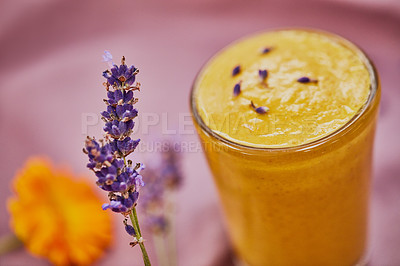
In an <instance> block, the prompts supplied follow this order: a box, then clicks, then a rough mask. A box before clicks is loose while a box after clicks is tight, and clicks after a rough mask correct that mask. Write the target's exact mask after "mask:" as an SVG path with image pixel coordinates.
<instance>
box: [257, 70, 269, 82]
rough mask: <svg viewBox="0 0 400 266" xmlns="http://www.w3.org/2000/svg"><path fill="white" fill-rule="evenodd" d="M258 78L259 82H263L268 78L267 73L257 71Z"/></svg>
mask: <svg viewBox="0 0 400 266" xmlns="http://www.w3.org/2000/svg"><path fill="white" fill-rule="evenodd" d="M258 76H259V77H260V80H261V82H264V81H265V79H266V78H267V76H268V71H267V70H266V69H260V70H258Z"/></svg>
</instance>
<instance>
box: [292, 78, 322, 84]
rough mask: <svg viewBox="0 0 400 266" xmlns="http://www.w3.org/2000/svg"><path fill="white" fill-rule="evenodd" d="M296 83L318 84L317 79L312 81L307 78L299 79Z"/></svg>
mask: <svg viewBox="0 0 400 266" xmlns="http://www.w3.org/2000/svg"><path fill="white" fill-rule="evenodd" d="M297 82H300V83H318V80H317V79H312V78H309V77H301V78H299V79H297Z"/></svg>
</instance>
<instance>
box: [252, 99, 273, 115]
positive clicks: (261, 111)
mask: <svg viewBox="0 0 400 266" xmlns="http://www.w3.org/2000/svg"><path fill="white" fill-rule="evenodd" d="M250 106H251V107H252V108H253V109H254V111H256V113H258V114H266V113H267V112H268V111H269V108H268V107H265V106H260V107H257V106H255V105H254V103H253V101H251V102H250Z"/></svg>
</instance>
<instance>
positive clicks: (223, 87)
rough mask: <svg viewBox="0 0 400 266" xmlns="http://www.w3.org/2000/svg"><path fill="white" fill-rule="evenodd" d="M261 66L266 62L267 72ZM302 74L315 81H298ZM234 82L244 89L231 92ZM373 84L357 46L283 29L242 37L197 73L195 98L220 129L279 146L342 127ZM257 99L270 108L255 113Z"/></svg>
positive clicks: (242, 140) (232, 136)
mask: <svg viewBox="0 0 400 266" xmlns="http://www.w3.org/2000/svg"><path fill="white" fill-rule="evenodd" d="M265 48H269V52H265V53H263V50H264V49H265ZM237 66H240V71H237V70H238V69H236V71H235V72H238V73H237V74H236V75H233V73H232V72H233V70H234V68H235V67H237ZM259 70H267V77H266V78H265V79H263V78H262V77H261V76H262V75H261V76H260V74H259ZM302 77H307V78H309V79H311V82H308V83H301V82H299V81H298V79H299V78H302ZM236 84H240V93H239V94H238V95H237V96H234V93H233V92H234V87H235V85H236ZM370 84H371V81H370V75H369V72H368V69H367V67H366V65H365V63H364V61H363V59H362V57H360V54H359V52H357V50H355V49H353V48H349V47H347V46H345V45H344V44H343V42H342V40H340V39H337V38H336V37H333V36H330V35H326V34H324V33H318V32H312V31H305V30H281V31H273V32H268V33H262V34H258V35H254V36H251V37H248V38H246V39H242V40H239V41H238V42H235V43H233V44H231V45H230V46H228V47H227V48H225V49H224V50H223V51H222V52H220V53H218V54H217V55H216V56H215V57H214V58H212V59H211V60H210V61H209V62H208V63H207V64H206V66H205V67H204V68H203V70H202V71H201V73H200V74H199V76H198V78H197V81H196V83H195V85H194V86H195V87H194V99H195V105H196V109H197V111H198V113H199V115H200V117H201V118H202V120H203V121H204V123H205V124H206V125H207V126H208V127H209V128H210V129H211V130H212V131H214V132H215V133H217V134H218V135H220V136H222V137H224V138H226V139H228V140H230V141H232V142H235V143H239V144H242V145H246V146H252V147H263V148H282V147H291V146H298V145H301V144H306V143H309V142H312V141H315V140H318V139H320V138H323V137H324V136H327V135H329V134H330V133H332V132H334V131H336V130H337V129H339V128H340V127H342V126H343V125H344V124H346V123H347V122H348V121H349V120H350V119H351V118H352V117H354V116H355V115H356V114H357V113H358V112H359V111H360V110H361V108H362V107H363V106H364V104H365V103H366V102H367V100H368V97H369V94H370ZM251 101H253V103H254V106H253V107H252V106H251V105H250V103H251ZM257 107H266V110H268V111H267V112H266V113H264V114H260V113H257V112H256V110H255V108H257ZM259 111H260V110H259Z"/></svg>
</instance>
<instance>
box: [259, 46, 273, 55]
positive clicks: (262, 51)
mask: <svg viewBox="0 0 400 266" xmlns="http://www.w3.org/2000/svg"><path fill="white" fill-rule="evenodd" d="M271 50H272V47H264V48H263V49H261V54H267V53H269V52H270V51H271Z"/></svg>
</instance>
